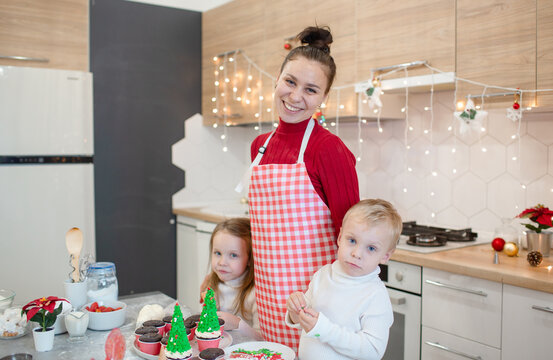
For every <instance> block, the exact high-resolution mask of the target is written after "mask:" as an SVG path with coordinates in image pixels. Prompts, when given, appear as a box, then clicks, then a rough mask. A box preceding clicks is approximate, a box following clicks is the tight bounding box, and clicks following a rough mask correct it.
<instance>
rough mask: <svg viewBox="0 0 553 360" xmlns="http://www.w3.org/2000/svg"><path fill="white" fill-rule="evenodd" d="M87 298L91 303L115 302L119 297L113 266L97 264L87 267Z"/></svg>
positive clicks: (109, 263)
mask: <svg viewBox="0 0 553 360" xmlns="http://www.w3.org/2000/svg"><path fill="white" fill-rule="evenodd" d="M86 277H87V298H88V301H89V302H92V301H102V302H104V301H115V300H117V297H118V295H119V286H118V284H117V277H116V276H115V264H114V263H111V262H97V263H94V264H90V265H89V266H88V269H87V272H86Z"/></svg>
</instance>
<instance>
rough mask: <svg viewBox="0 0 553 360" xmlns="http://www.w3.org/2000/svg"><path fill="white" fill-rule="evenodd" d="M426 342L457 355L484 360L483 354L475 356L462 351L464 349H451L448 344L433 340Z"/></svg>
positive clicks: (474, 359)
mask: <svg viewBox="0 0 553 360" xmlns="http://www.w3.org/2000/svg"><path fill="white" fill-rule="evenodd" d="M424 343H425V344H426V345H430V346H433V347H435V348H438V349H441V350H444V351H447V352H450V353H452V354H455V355H459V356H462V357H465V358H467V359H472V360H482V357H481V356H478V355H476V356H474V355H469V354H465V353H464V352H462V351H459V350H455V349H450V348H448V347H447V346H443V345H440V344H438V343H433V342H431V341H425V342H424Z"/></svg>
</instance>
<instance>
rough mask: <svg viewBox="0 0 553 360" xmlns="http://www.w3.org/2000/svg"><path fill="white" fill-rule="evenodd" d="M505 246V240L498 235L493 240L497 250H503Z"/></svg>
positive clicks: (493, 245)
mask: <svg viewBox="0 0 553 360" xmlns="http://www.w3.org/2000/svg"><path fill="white" fill-rule="evenodd" d="M504 246H505V240H503V239H502V238H500V237H497V238H495V239H493V240H492V247H493V248H494V250H495V251H501V250H503V247H504Z"/></svg>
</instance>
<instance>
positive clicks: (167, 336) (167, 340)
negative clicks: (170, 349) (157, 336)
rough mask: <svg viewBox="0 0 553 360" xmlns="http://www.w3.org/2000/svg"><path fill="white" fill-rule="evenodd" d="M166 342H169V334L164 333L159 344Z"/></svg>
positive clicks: (165, 343)
mask: <svg viewBox="0 0 553 360" xmlns="http://www.w3.org/2000/svg"><path fill="white" fill-rule="evenodd" d="M167 342H169V335H165V336H164V337H162V338H161V345H165V346H167Z"/></svg>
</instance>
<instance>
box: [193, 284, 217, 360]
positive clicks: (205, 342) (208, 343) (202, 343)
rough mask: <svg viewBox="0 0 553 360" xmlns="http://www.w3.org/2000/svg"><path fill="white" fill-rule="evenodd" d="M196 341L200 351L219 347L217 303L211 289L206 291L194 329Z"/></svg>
mask: <svg viewBox="0 0 553 360" xmlns="http://www.w3.org/2000/svg"><path fill="white" fill-rule="evenodd" d="M196 340H197V341H198V349H199V350H200V351H202V350H204V349H207V348H216V347H219V342H220V341H221V326H220V325H219V318H218V317H217V303H216V302H215V294H213V290H212V289H209V288H208V289H207V293H206V294H205V298H204V306H203V308H202V313H201V314H200V322H199V324H198V328H197V329H196Z"/></svg>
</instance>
